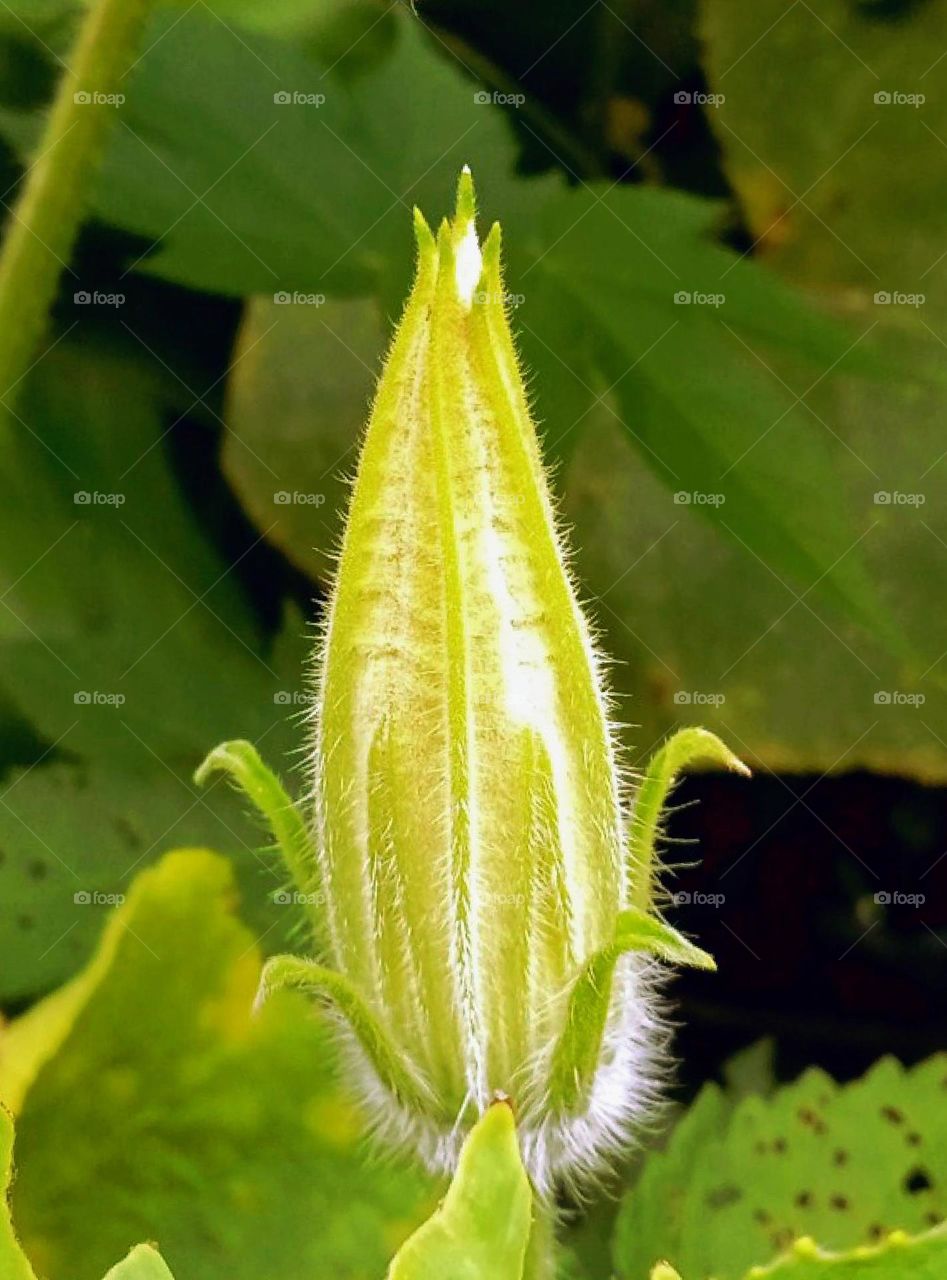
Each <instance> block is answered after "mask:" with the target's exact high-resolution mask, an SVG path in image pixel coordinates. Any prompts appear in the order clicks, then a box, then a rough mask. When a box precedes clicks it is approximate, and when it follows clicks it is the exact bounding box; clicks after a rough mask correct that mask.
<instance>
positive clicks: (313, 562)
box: [221, 298, 388, 581]
mask: <svg viewBox="0 0 947 1280" xmlns="http://www.w3.org/2000/svg"><path fill="white" fill-rule="evenodd" d="M387 337H388V335H387V333H386V326H385V324H384V317H383V315H382V309H381V307H380V306H379V305H378V303H377V302H376V301H375V300H374V299H371V298H356V299H344V300H343V299H337V298H328V299H327V300H326V301H325V303H323V304H322V305H320V306H308V305H305V304H300V305H298V306H288V305H285V304H280V303H275V302H273V301H272V299H270V298H253V299H251V300H250V302H249V303H248V305H247V309H246V312H245V315H244V320H243V324H242V326H241V328H240V335H239V338H238V342H237V351H236V355H235V367H234V370H233V373H232V375H231V377H230V380H229V383H228V406H227V409H228V412H227V421H228V423H229V425H230V430H229V431H228V432H227V434H226V436H225V438H224V442H223V447H222V451H221V465H222V467H223V470H224V474H225V475H226V476H227V479H228V480H229V481H230V484H231V486H232V487H233V489H234V492H235V493H236V494H237V497H238V498H239V499H240V501H241V503H242V504H243V507H244V509H245V510H246V512H247V514H248V515H249V516H250V518H251V519H252V520H253V522H254V524H255V525H256V526H257V528H258V529H260V530H261V531H262V530H266V537H267V540H268V541H269V542H271V543H272V544H273V545H274V546H276V547H279V549H280V551H282V552H283V554H284V555H285V556H287V557H288V559H289V560H290V561H291V562H292V563H293V564H294V565H296V566H298V567H299V568H300V569H302V570H303V571H304V572H305V573H308V574H309V575H310V576H311V577H312V578H314V579H315V580H316V581H325V580H326V578H328V576H329V574H330V572H331V568H332V558H333V554H334V552H335V550H336V548H337V547H338V545H339V539H340V537H341V515H342V512H343V511H344V509H345V507H346V505H347V503H348V498H349V487H348V485H347V484H346V480H345V477H346V476H351V475H352V474H353V473H354V470H355V461H356V458H357V446H358V442H359V440H360V439H361V432H362V427H363V426H364V423H365V415H366V409H367V406H368V405H369V404H370V403H371V401H372V397H373V395H374V391H375V378H376V375H377V374H378V372H379V371H380V368H381V361H382V357H383V355H384V352H385V346H386V343H387ZM274 471H276V472H277V473H278V474H279V475H280V476H284V477H290V483H287V484H286V485H285V487H284V488H282V489H278V488H277V486H276V485H275V484H274V480H273V472H274Z"/></svg>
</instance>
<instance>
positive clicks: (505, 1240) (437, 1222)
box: [387, 1102, 532, 1280]
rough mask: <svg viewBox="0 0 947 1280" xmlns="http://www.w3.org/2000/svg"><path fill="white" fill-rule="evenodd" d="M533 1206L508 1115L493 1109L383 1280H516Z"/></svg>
mask: <svg viewBox="0 0 947 1280" xmlns="http://www.w3.org/2000/svg"><path fill="white" fill-rule="evenodd" d="M531 1203H532V1191H531V1190H530V1185H529V1179H528V1178H527V1176H526V1171H525V1169H524V1168H523V1162H522V1160H521V1159H520V1153H519V1147H518V1145H517V1141H516V1125H515V1123H514V1120H513V1112H512V1111H511V1110H510V1108H509V1106H508V1105H507V1104H506V1103H504V1102H497V1103H494V1105H493V1106H492V1107H490V1108H489V1110H488V1111H487V1112H486V1113H485V1114H484V1115H483V1116H482V1117H481V1119H480V1120H478V1121H477V1123H476V1125H474V1127H473V1129H472V1130H471V1132H470V1136H469V1137H468V1138H467V1141H466V1142H465V1143H464V1147H463V1150H462V1151H461V1153H460V1160H459V1162H458V1165H457V1172H456V1173H455V1174H454V1179H453V1181H452V1182H451V1184H450V1187H449V1188H448V1191H447V1195H446V1196H445V1197H444V1201H443V1203H442V1204H441V1206H440V1208H439V1209H438V1210H437V1212H436V1213H435V1214H434V1215H433V1216H432V1217H431V1218H429V1219H428V1221H427V1222H425V1223H424V1224H423V1226H421V1227H419V1228H418V1230H417V1231H416V1232H415V1233H414V1235H413V1236H411V1237H409V1239H408V1240H407V1241H406V1242H405V1244H404V1245H402V1247H401V1249H400V1250H399V1251H398V1255H397V1257H396V1258H395V1259H394V1261H393V1262H392V1264H391V1266H390V1268H389V1270H388V1277H387V1280H431V1278H432V1277H434V1276H437V1277H438V1278H439V1280H440V1278H442V1280H521V1277H522V1276H523V1267H524V1260H525V1257H526V1247H527V1243H528V1240H529V1234H530V1218H531V1214H530V1207H531Z"/></svg>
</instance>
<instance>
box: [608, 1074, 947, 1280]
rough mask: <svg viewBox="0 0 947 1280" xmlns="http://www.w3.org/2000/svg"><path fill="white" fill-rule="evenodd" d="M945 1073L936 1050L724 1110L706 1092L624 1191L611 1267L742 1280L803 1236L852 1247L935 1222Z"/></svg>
mask: <svg viewBox="0 0 947 1280" xmlns="http://www.w3.org/2000/svg"><path fill="white" fill-rule="evenodd" d="M945 1079H947V1057H945V1056H943V1055H940V1056H937V1057H934V1058H931V1059H929V1060H928V1061H927V1062H925V1063H922V1064H921V1065H920V1066H917V1067H914V1068H911V1069H909V1070H906V1069H905V1068H903V1067H901V1066H900V1065H899V1064H898V1063H896V1062H894V1061H893V1060H892V1059H883V1060H882V1061H881V1062H879V1063H878V1064H877V1065H876V1066H875V1067H874V1068H873V1069H872V1070H871V1072H869V1074H868V1075H867V1076H866V1077H865V1078H864V1079H862V1080H860V1081H857V1082H855V1083H854V1084H849V1085H837V1084H835V1083H834V1082H833V1081H832V1080H831V1079H829V1078H828V1077H827V1076H826V1075H824V1074H823V1073H822V1072H820V1071H815V1070H813V1071H809V1072H807V1073H806V1074H805V1075H804V1076H802V1077H801V1078H800V1079H799V1080H798V1081H797V1082H796V1083H795V1084H793V1085H789V1086H787V1087H785V1088H783V1089H780V1090H779V1091H778V1092H776V1093H775V1094H774V1095H772V1096H771V1097H769V1098H762V1097H759V1096H754V1097H750V1098H747V1099H745V1100H743V1101H741V1102H740V1103H738V1104H737V1105H736V1106H731V1105H730V1104H729V1103H728V1102H727V1100H726V1099H725V1098H724V1096H723V1095H722V1094H721V1092H720V1091H719V1090H718V1089H716V1088H715V1087H714V1086H710V1087H708V1088H707V1089H705V1090H704V1092H703V1093H702V1094H701V1095H700V1097H699V1098H698V1100H697V1102H696V1103H695V1104H694V1107H693V1108H692V1110H691V1112H690V1113H689V1114H688V1115H687V1116H686V1117H685V1119H684V1120H683V1121H682V1122H681V1124H680V1126H679V1127H678V1129H677V1130H676V1131H675V1133H674V1135H673V1136H672V1138H671V1141H670V1143H669V1144H668V1147H667V1149H666V1150H665V1151H663V1152H661V1153H656V1154H652V1155H650V1156H649V1157H648V1160H647V1162H646V1164H645V1167H644V1170H643V1172H642V1175H641V1177H640V1179H639V1181H638V1182H637V1184H636V1185H635V1186H634V1187H633V1188H632V1189H631V1190H630V1191H629V1193H628V1195H627V1198H626V1200H625V1203H624V1205H623V1207H622V1211H621V1214H620V1217H619V1223H618V1230H617V1235H616V1241H615V1264H616V1267H617V1269H618V1272H619V1275H620V1276H622V1277H627V1278H628V1280H631V1278H632V1277H634V1278H635V1280H637V1277H638V1276H640V1275H643V1274H645V1273H646V1272H647V1269H648V1267H649V1266H650V1265H652V1264H653V1262H654V1260H655V1259H656V1258H664V1259H667V1260H668V1261H669V1262H670V1263H671V1264H673V1265H674V1266H675V1267H676V1268H677V1269H678V1271H680V1273H681V1275H682V1276H694V1277H700V1280H704V1277H707V1276H710V1275H712V1276H714V1277H715V1280H740V1277H742V1276H743V1275H744V1274H745V1273H746V1272H747V1271H748V1269H749V1268H751V1267H753V1266H755V1265H762V1264H764V1263H767V1262H768V1261H769V1260H770V1259H771V1258H773V1257H774V1256H775V1255H776V1254H779V1253H782V1252H784V1251H785V1250H787V1249H788V1248H789V1247H790V1246H791V1245H792V1244H793V1241H795V1240H798V1239H799V1238H800V1237H803V1236H807V1237H811V1238H812V1239H814V1240H815V1241H817V1242H818V1244H819V1246H821V1247H822V1248H823V1249H830V1250H837V1251H838V1250H851V1249H854V1248H855V1247H856V1246H861V1245H876V1244H880V1243H881V1242H882V1241H883V1240H884V1239H885V1238H886V1237H887V1236H888V1235H889V1234H890V1233H891V1232H892V1231H893V1230H903V1231H905V1232H907V1233H908V1234H912V1235H914V1234H918V1233H921V1232H923V1231H925V1230H926V1229H927V1228H929V1227H930V1226H931V1225H932V1224H933V1223H938V1222H940V1221H942V1220H943V1219H944V1218H945V1217H947V1141H945V1139H947V1116H945V1112H944V1108H943V1102H942V1098H943V1089H944V1081H945ZM777 1274H780V1275H781V1274H782V1273H781V1272H779V1271H778V1270H777ZM789 1274H794V1273H792V1272H790V1273H789ZM801 1274H806V1272H805V1271H803V1272H801ZM842 1274H846V1273H844V1272H843V1273H842ZM869 1274H870V1273H869ZM877 1274H879V1275H882V1274H884V1272H882V1271H881V1270H879V1271H878V1273H877Z"/></svg>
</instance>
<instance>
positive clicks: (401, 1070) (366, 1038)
mask: <svg viewBox="0 0 947 1280" xmlns="http://www.w3.org/2000/svg"><path fill="white" fill-rule="evenodd" d="M287 990H288V991H303V992H306V993H307V994H308V995H311V996H314V997H315V998H316V999H317V1000H319V1001H321V1002H322V1003H324V1004H326V1005H327V1006H329V1007H330V1008H331V1009H333V1010H334V1011H335V1012H336V1013H338V1014H341V1016H342V1017H343V1018H344V1019H345V1022H346V1023H347V1025H348V1027H349V1029H350V1031H351V1032H352V1034H353V1035H354V1036H355V1038H356V1040H357V1041H358V1043H359V1045H360V1046H361V1048H362V1050H363V1051H364V1053H365V1055H366V1057H367V1058H368V1060H369V1062H370V1063H371V1064H372V1066H373V1068H374V1069H375V1071H376V1073H377V1075H378V1078H379V1079H380V1080H381V1082H382V1084H384V1085H385V1087H386V1088H387V1089H389V1090H390V1092H391V1093H392V1094H394V1096H395V1097H396V1098H397V1099H398V1101H399V1102H401V1103H402V1105H403V1106H405V1107H407V1108H408V1109H410V1110H411V1111H413V1112H414V1113H415V1114H417V1112H418V1111H425V1112H428V1113H429V1112H430V1111H431V1108H432V1107H435V1106H436V1103H435V1100H434V1099H433V1097H432V1094H431V1091H430V1090H429V1089H428V1087H427V1085H426V1084H425V1083H424V1081H422V1080H420V1079H419V1078H418V1077H417V1076H416V1075H415V1074H414V1073H413V1072H412V1071H411V1070H410V1069H409V1067H408V1066H407V1065H406V1062H405V1059H404V1055H403V1054H401V1053H399V1052H398V1050H397V1049H396V1048H395V1046H394V1045H393V1044H392V1043H391V1040H390V1038H389V1036H388V1034H387V1032H386V1031H385V1030H384V1028H383V1027H382V1026H381V1024H380V1023H379V1021H378V1019H377V1018H376V1017H375V1015H374V1013H373V1012H372V1010H371V1009H370V1008H369V1006H368V1003H367V1002H366V1001H365V999H364V998H363V996H362V995H361V993H360V992H359V991H358V990H357V989H356V987H355V985H354V983H352V982H350V981H349V979H348V978H346V977H345V976H344V974H341V973H336V971H335V970H334V969H327V968H326V967H325V966H324V965H320V964H316V962H315V961H314V960H306V959H304V958H303V957H301V956H271V957H270V959H269V960H267V962H266V963H265V964H264V966H263V972H262V974H261V975H260V985H259V988H258V990H257V994H256V1000H255V1002H254V1007H255V1008H260V1007H261V1006H262V1005H263V1004H264V1003H265V1002H266V1001H267V1000H268V999H269V997H270V996H271V995H273V994H274V993H275V992H277V991H287Z"/></svg>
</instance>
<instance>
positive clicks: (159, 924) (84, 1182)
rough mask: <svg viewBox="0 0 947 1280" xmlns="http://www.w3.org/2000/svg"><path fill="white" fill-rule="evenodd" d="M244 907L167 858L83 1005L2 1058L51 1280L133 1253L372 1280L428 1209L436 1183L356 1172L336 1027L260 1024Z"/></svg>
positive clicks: (48, 1022) (114, 927) (225, 877)
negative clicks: (21, 1062) (138, 1248)
mask: <svg viewBox="0 0 947 1280" xmlns="http://www.w3.org/2000/svg"><path fill="white" fill-rule="evenodd" d="M234 899H235V896H234V886H233V877H232V874H231V872H230V869H229V864H228V863H227V861H226V859H223V858H221V857H219V856H216V855H212V854H209V853H205V852H199V851H187V852H178V853H174V854H170V855H168V856H167V857H166V858H164V859H162V861H161V862H160V863H159V864H158V865H157V866H156V867H154V868H152V869H151V870H149V871H146V872H144V873H143V874H142V875H141V876H140V877H139V878H138V879H137V880H136V882H135V885H134V887H133V888H132V890H131V892H130V893H129V896H128V900H127V902H126V903H125V904H124V906H122V907H121V908H120V909H119V910H118V911H117V912H116V913H115V914H114V915H113V916H112V917H111V918H110V920H109V923H108V925H107V927H106V931H105V936H104V938H103V942H102V946H101V950H100V951H99V953H98V955H97V958H96V960H95V961H93V964H92V966H91V968H90V970H89V971H88V972H87V973H86V974H85V975H83V977H81V978H80V979H79V980H78V983H79V984H81V985H82V986H83V988H84V989H83V991H82V992H81V996H79V997H78V998H77V997H76V995H75V993H74V989H73V995H72V996H69V995H67V996H66V997H65V1003H66V1004H67V1005H68V1006H69V1007H68V1008H67V1009H65V1010H64V1009H62V1008H60V1009H59V1010H58V1011H57V1010H56V1008H55V1007H54V1008H53V1010H52V1012H51V1013H50V1014H49V1016H45V1017H44V1016H42V1014H41V1013H40V1011H44V1010H47V1011H48V1005H49V1002H44V1003H43V1004H41V1005H39V1006H37V1010H36V1011H31V1012H30V1014H28V1015H27V1019H32V1027H31V1029H29V1033H30V1035H31V1036H32V1041H33V1043H32V1048H29V1047H28V1044H27V1042H28V1040H29V1036H28V1035H27V1034H25V1033H21V1034H18V1027H19V1026H20V1024H18V1023H14V1024H13V1027H12V1029H11V1032H10V1035H9V1037H8V1038H5V1040H4V1042H3V1043H4V1050H3V1058H2V1059H0V1096H4V1094H5V1089H6V1082H7V1080H8V1078H9V1076H10V1075H11V1074H12V1076H13V1077H14V1078H15V1079H16V1080H18V1081H19V1083H18V1085H17V1088H18V1089H19V1091H20V1094H21V1096H22V1095H24V1094H25V1096H22V1101H21V1103H20V1109H19V1115H18V1118H17V1127H18V1137H17V1174H18V1176H17V1180H16V1183H15V1185H14V1190H13V1209H14V1213H15V1217H16V1221H17V1224H18V1228H19V1231H20V1235H21V1239H22V1241H23V1245H24V1247H25V1249H26V1250H27V1252H28V1254H29V1256H30V1258H31V1259H32V1260H33V1262H34V1264H35V1265H36V1267H37V1269H38V1270H39V1271H40V1273H41V1274H42V1275H43V1276H44V1277H45V1278H46V1280H99V1278H100V1277H101V1276H102V1274H103V1272H104V1271H105V1270H106V1268H107V1266H108V1265H109V1263H110V1262H112V1261H113V1260H114V1259H115V1258H116V1257H119V1256H121V1255H122V1254H123V1253H124V1252H126V1251H127V1250H128V1248H129V1247H130V1245H132V1244H133V1243H134V1242H136V1241H138V1240H142V1239H154V1240H158V1241H160V1244H161V1250H162V1254H163V1255H164V1257H165V1258H166V1259H167V1261H168V1263H169V1265H170V1266H171V1267H172V1268H173V1269H174V1271H175V1272H176V1273H177V1274H178V1275H187V1276H188V1277H190V1278H191V1280H219V1277H220V1276H221V1275H227V1276H228V1277H231V1278H232V1280H259V1277H260V1276H263V1275H271V1276H274V1277H279V1280H312V1277H313V1276H317V1275H331V1276H333V1277H334V1280H335V1278H337V1280H366V1278H367V1277H370V1276H373V1275H379V1274H381V1272H382V1271H383V1269H384V1266H385V1264H386V1262H387V1260H388V1258H390V1256H391V1254H392V1253H393V1252H394V1250H395V1249H396V1248H397V1246H398V1244H399V1243H400V1241H401V1240H403V1239H404V1238H405V1236H406V1235H407V1234H408V1233H409V1232H410V1230H412V1229H413V1227H414V1226H415V1225H416V1223H417V1222H418V1221H420V1220H421V1219H422V1217H423V1216H424V1214H425V1213H426V1212H427V1211H429V1206H430V1195H431V1188H430V1184H429V1183H428V1182H427V1181H426V1180H425V1179H423V1178H422V1177H420V1176H418V1175H416V1174H414V1173H412V1172H410V1171H409V1170H406V1169H403V1168H391V1167H388V1168H383V1167H381V1166H380V1165H379V1164H378V1163H377V1162H375V1163H367V1162H366V1161H365V1160H364V1158H363V1153H362V1150H361V1142H360V1136H361V1130H362V1120H361V1117H360V1116H359V1114H358V1113H357V1111H356V1110H355V1108H354V1107H353V1105H352V1103H351V1102H350V1101H349V1100H348V1098H347V1097H346V1096H345V1095H344V1094H342V1093H341V1092H340V1091H339V1089H338V1087H337V1086H336V1084H335V1083H334V1080H335V1071H336V1066H335V1054H334V1051H333V1049H332V1044H331V1040H330V1037H329V1035H328V1033H327V1030H326V1028H325V1026H324V1025H322V1024H321V1023H320V1021H319V1020H314V1019H312V1018H307V1017H306V1016H304V1015H305V1005H304V1004H302V1003H301V1002H300V1000H299V998H298V997H295V996H292V995H289V994H283V995H280V996H275V997H274V998H273V1000H272V1001H270V1002H269V1003H268V1004H267V1006H266V1008H265V1009H264V1010H263V1012H262V1013H261V1014H260V1016H259V1017H257V1018H252V1017H251V1013H250V1010H251V1004H252V1001H253V995H254V991H255V988H256V986H257V983H258V981H259V975H260V955H259V949H258V945H257V943H256V941H255V939H254V936H253V935H252V934H251V933H250V932H249V931H248V930H247V929H246V928H245V927H244V926H242V925H241V924H239V923H238V922H237V920H236V919H235V918H234V916H233V914H232V913H233V908H234ZM65 990H66V991H67V992H68V991H69V989H68V988H67V989H65ZM62 999H63V995H62V993H58V994H57V995H56V996H54V997H52V1002H53V1003H54V1005H55V1002H56V1001H57V1000H62ZM25 1045H27V1047H24V1046H25ZM21 1053H26V1054H27V1055H28V1064H27V1068H26V1070H25V1072H24V1071H23V1070H20V1071H19V1072H18V1071H17V1058H19V1056H20V1054H21ZM24 1075H25V1076H26V1077H27V1078H26V1080H25V1082H24V1079H23V1077H24Z"/></svg>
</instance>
